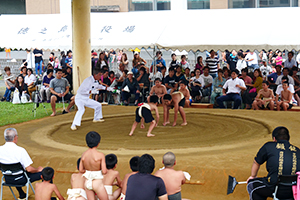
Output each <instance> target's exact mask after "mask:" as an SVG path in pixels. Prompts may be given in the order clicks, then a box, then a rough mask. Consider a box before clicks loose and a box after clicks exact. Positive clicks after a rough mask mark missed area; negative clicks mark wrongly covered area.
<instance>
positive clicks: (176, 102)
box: [163, 92, 187, 126]
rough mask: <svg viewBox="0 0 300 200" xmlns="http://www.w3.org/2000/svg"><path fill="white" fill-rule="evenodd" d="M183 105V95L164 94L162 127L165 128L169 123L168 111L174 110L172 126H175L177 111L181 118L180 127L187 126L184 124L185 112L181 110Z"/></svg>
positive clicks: (178, 93) (175, 93)
mask: <svg viewBox="0 0 300 200" xmlns="http://www.w3.org/2000/svg"><path fill="white" fill-rule="evenodd" d="M184 105H185V98H184V95H183V94H182V93H181V92H174V93H172V94H171V95H170V94H165V96H164V104H163V107H164V123H163V126H166V125H167V124H169V123H170V121H169V114H170V113H169V112H170V109H173V108H174V122H173V125H172V126H176V122H177V116H178V111H179V113H180V115H181V117H182V121H183V123H182V124H181V126H185V125H187V122H186V117H185V112H184V110H183V107H184Z"/></svg>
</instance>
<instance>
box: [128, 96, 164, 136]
mask: <svg viewBox="0 0 300 200" xmlns="http://www.w3.org/2000/svg"><path fill="white" fill-rule="evenodd" d="M157 103H158V97H157V96H156V95H154V96H151V97H150V102H149V103H143V104H142V105H141V106H139V107H138V108H137V109H136V111H135V122H133V124H132V128H131V131H130V133H129V136H132V135H133V132H134V130H135V129H136V126H137V125H138V123H140V122H141V120H142V123H141V128H145V126H144V121H145V122H146V123H151V124H150V126H149V130H148V133H147V137H153V136H155V135H153V134H151V132H152V130H153V128H154V127H156V126H157V125H158V121H159V113H158V109H157ZM152 110H155V114H156V121H155V120H154V118H153V116H152V114H151V111H152Z"/></svg>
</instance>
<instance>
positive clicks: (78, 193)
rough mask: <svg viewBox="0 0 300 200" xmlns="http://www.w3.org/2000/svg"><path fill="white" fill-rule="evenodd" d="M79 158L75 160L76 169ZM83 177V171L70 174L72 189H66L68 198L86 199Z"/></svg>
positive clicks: (75, 199) (71, 199)
mask: <svg viewBox="0 0 300 200" xmlns="http://www.w3.org/2000/svg"><path fill="white" fill-rule="evenodd" d="M80 161H81V158H79V159H78V160H77V169H78V170H79V165H80ZM84 183H85V178H84V177H83V173H81V172H78V173H74V174H72V176H71V187H72V189H68V191H67V195H68V200H87V197H86V192H85V190H84Z"/></svg>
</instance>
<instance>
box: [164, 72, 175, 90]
mask: <svg viewBox="0 0 300 200" xmlns="http://www.w3.org/2000/svg"><path fill="white" fill-rule="evenodd" d="M164 84H165V86H166V88H167V92H168V94H170V93H172V92H173V91H175V90H177V87H178V85H177V83H176V78H175V71H174V68H172V67H171V68H169V75H168V76H166V78H165V80H164Z"/></svg>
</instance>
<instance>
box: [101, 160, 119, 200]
mask: <svg viewBox="0 0 300 200" xmlns="http://www.w3.org/2000/svg"><path fill="white" fill-rule="evenodd" d="M117 162H118V159H117V156H116V155H115V154H108V155H106V156H105V163H106V168H107V173H106V174H104V175H103V185H104V187H105V189H106V192H107V194H108V199H109V200H117V199H118V198H119V197H120V195H121V190H122V189H121V185H122V180H121V178H120V174H119V172H118V171H116V170H115V169H116V167H117ZM114 185H115V186H117V187H119V188H118V189H116V190H115V191H113V186H114Z"/></svg>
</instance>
